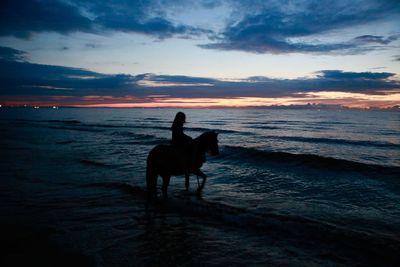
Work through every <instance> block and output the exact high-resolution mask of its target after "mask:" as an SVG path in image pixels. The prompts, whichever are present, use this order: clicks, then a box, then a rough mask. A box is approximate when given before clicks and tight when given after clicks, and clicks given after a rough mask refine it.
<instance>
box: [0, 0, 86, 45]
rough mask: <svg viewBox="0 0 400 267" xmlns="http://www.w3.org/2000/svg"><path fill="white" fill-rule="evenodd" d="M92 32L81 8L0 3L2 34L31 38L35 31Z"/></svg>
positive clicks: (17, 0)
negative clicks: (80, 10) (81, 12)
mask: <svg viewBox="0 0 400 267" xmlns="http://www.w3.org/2000/svg"><path fill="white" fill-rule="evenodd" d="M90 30H92V23H91V21H90V20H89V19H88V18H86V17H84V16H82V15H81V14H80V12H79V10H78V8H76V7H74V6H71V5H68V4H66V3H64V2H60V1H52V0H48V1H46V0H42V1H39V0H37V1H34V0H5V1H1V3H0V35H13V36H16V37H20V38H28V37H29V36H30V34H31V33H33V32H45V31H55V32H60V33H69V32H73V31H90Z"/></svg>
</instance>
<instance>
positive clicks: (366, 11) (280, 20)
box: [200, 0, 400, 54]
mask: <svg viewBox="0 0 400 267" xmlns="http://www.w3.org/2000/svg"><path fill="white" fill-rule="evenodd" d="M234 2H236V8H237V11H236V12H234V13H233V16H232V18H231V22H230V23H229V24H228V25H227V27H226V28H225V29H224V31H223V32H222V33H221V34H220V38H219V41H217V42H215V43H209V44H204V45H200V47H203V48H208V49H218V50H239V51H246V52H253V53H272V54H280V53H294V52H299V53H322V52H324V53H326V52H332V53H335V52H336V53H338V52H340V53H350V54H351V53H360V52H365V51H368V50H370V49H376V47H375V48H371V47H364V46H365V45H367V44H370V43H374V44H381V45H385V44H388V43H390V42H392V41H395V40H397V39H398V38H399V36H398V35H393V36H389V37H386V38H385V37H382V36H373V35H363V36H359V37H356V38H355V39H353V40H347V41H346V40H344V41H336V42H332V41H331V42H327V41H325V42H324V41H318V38H317V37H316V36H318V35H321V34H325V33H328V32H329V31H333V30H343V29H346V28H349V27H354V26H359V25H364V24H367V23H371V22H376V21H379V20H384V19H385V18H387V17H388V16H391V15H393V14H397V16H398V14H399V11H400V5H399V4H398V3H396V2H395V1H393V2H391V1H372V0H371V1H368V0H358V1H340V0H339V1H320V0H307V1H284V2H283V1H272V0H271V1H248V2H247V1H246V2H242V1H234Z"/></svg>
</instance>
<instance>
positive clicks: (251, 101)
mask: <svg viewBox="0 0 400 267" xmlns="http://www.w3.org/2000/svg"><path fill="white" fill-rule="evenodd" d="M297 95H298V96H296V95H295V96H290V97H230V98H178V97H175V98H174V97H166V96H164V95H160V96H157V95H153V96H148V97H136V96H97V95H88V96H50V97H40V96H31V97H25V98H24V99H21V97H17V96H15V97H7V98H5V99H3V101H0V104H2V105H3V106H24V105H28V106H43V107H45V106H47V107H48V106H69V107H108V108H175V107H176V108H223V107H227V108H241V107H262V106H289V105H305V104H308V103H313V104H327V105H341V106H345V107H350V108H370V107H376V108H388V107H393V106H395V105H400V92H392V93H389V92H387V93H386V94H382V95H371V94H363V93H348V92H325V91H321V92H307V93H299V94H297Z"/></svg>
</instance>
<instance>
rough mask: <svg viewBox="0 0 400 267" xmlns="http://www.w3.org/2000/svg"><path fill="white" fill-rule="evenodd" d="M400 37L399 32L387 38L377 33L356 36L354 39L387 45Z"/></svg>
mask: <svg viewBox="0 0 400 267" xmlns="http://www.w3.org/2000/svg"><path fill="white" fill-rule="evenodd" d="M399 38H400V35H399V34H396V35H391V36H389V37H387V38H385V37H383V36H376V35H361V36H358V37H356V38H354V41H356V42H363V43H377V44H382V45H386V44H389V43H391V42H393V41H396V40H398V39H399Z"/></svg>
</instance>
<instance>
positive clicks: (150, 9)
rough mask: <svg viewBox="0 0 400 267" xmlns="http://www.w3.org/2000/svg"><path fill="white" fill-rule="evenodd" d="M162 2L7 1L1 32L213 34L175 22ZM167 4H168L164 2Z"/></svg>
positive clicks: (0, 13) (0, 20)
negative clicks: (169, 17)
mask: <svg viewBox="0 0 400 267" xmlns="http://www.w3.org/2000/svg"><path fill="white" fill-rule="evenodd" d="M160 3H161V1H155V0H153V1H144V0H143V1H141V0H119V1H85V0H79V1H78V0H71V1H60V0H6V1H1V4H0V35H3V36H4V35H12V36H15V37H19V38H28V37H29V36H30V35H31V34H32V33H37V32H46V31H53V32H59V33H63V34H65V33H70V32H74V31H83V32H93V33H98V34H103V33H104V31H122V32H134V33H140V34H147V35H151V36H155V37H156V38H160V39H163V38H167V37H172V36H175V35H178V36H184V37H189V36H193V35H200V34H211V31H208V30H204V29H199V28H196V27H191V26H187V25H180V24H174V23H173V22H171V21H170V20H168V19H167V18H165V17H164V16H165V14H164V12H163V11H162V9H163V5H161V4H160ZM164 5H165V4H164Z"/></svg>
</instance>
